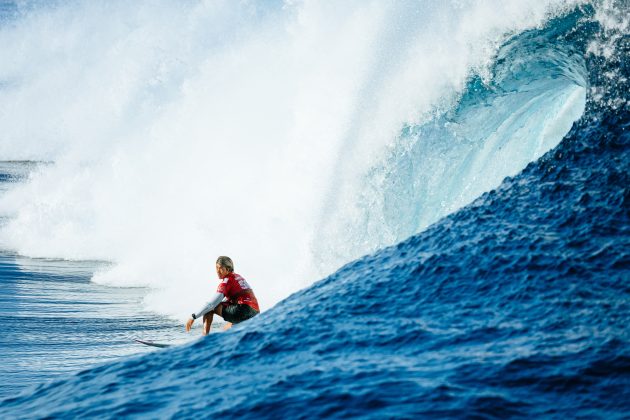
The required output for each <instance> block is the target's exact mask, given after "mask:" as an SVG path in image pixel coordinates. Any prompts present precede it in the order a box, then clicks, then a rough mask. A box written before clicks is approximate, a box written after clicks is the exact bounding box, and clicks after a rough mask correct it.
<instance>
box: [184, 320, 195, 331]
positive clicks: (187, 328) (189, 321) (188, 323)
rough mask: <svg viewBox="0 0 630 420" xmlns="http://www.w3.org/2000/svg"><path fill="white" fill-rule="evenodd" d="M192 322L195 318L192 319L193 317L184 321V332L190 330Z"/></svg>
mask: <svg viewBox="0 0 630 420" xmlns="http://www.w3.org/2000/svg"><path fill="white" fill-rule="evenodd" d="M193 322H195V320H194V319H192V318H190V319H189V320H188V322H187V323H186V332H190V329H191V328H192V324H193Z"/></svg>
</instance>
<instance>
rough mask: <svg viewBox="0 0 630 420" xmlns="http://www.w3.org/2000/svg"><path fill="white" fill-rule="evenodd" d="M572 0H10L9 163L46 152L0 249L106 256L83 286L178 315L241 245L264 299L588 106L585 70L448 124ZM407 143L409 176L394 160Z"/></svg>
mask: <svg viewBox="0 0 630 420" xmlns="http://www.w3.org/2000/svg"><path fill="white" fill-rule="evenodd" d="M570 6H571V3H568V4H566V3H565V2H550V3H544V2H540V3H535V4H525V3H522V4H521V3H520V2H519V3H517V2H513V3H509V4H503V3H502V2H470V3H462V2H453V3H452V4H450V3H445V4H444V5H442V6H438V5H436V4H433V3H432V2H420V3H418V2H395V3H387V4H380V3H378V2H376V3H368V4H365V3H363V2H357V3H352V2H349V3H346V4H345V5H344V6H343V7H340V6H339V5H337V4H332V3H315V2H313V3H312V2H304V3H301V2H297V3H292V2H289V3H282V2H276V3H274V2H272V3H270V4H265V5H260V4H256V3H250V2H244V3H239V4H233V2H192V3H187V4H185V5H182V4H172V3H170V2H158V3H155V2H140V3H134V4H125V3H124V2H113V3H107V4H93V3H89V2H70V3H68V4H65V3H63V2H58V3H54V4H53V5H48V6H45V5H40V4H37V3H32V4H31V3H27V5H26V6H19V7H17V6H16V7H17V10H16V11H15V13H14V16H13V17H12V18H11V16H10V17H9V18H5V20H4V24H3V27H2V32H1V35H0V43H1V44H2V45H3V46H4V48H2V52H0V54H2V56H1V57H0V62H2V63H3V65H2V69H0V80H2V94H1V96H0V101H1V107H2V109H3V112H2V114H1V116H0V118H1V120H0V125H1V126H2V130H3V137H2V142H1V143H0V159H3V160H29V161H39V162H50V163H51V164H49V165H45V166H42V167H40V168H39V169H38V170H37V171H35V172H33V173H32V174H31V176H30V179H29V181H28V182H27V183H26V184H24V185H21V186H19V187H16V188H15V189H12V191H10V192H9V193H8V194H5V195H3V196H2V198H1V202H0V212H1V213H2V214H5V215H8V216H10V221H9V222H8V224H7V225H6V226H4V227H3V229H2V231H1V233H0V235H1V236H0V240H1V243H2V244H3V247H4V248H7V249H11V250H13V251H15V252H17V253H19V254H21V255H27V256H31V257H47V258H65V259H89V260H103V261H108V262H112V263H114V266H113V267H111V268H108V269H107V270H103V271H100V272H98V273H96V274H95V275H94V278H93V280H94V281H95V282H97V283H101V284H107V285H113V286H140V285H142V286H150V287H151V288H153V290H154V292H152V293H151V294H150V295H149V296H147V298H146V300H145V304H146V305H147V307H148V308H150V309H151V310H154V311H157V312H159V313H166V314H169V315H173V316H176V317H179V318H181V317H183V316H185V315H188V314H189V312H190V307H191V305H192V306H193V307H194V306H199V305H200V304H201V303H202V302H201V301H200V299H203V298H202V296H203V295H204V292H207V282H208V277H212V276H213V275H212V265H213V261H214V259H215V256H216V255H234V256H235V258H236V259H237V261H239V263H238V264H239V269H240V270H241V271H242V272H244V273H248V275H249V277H250V278H251V279H252V280H253V281H254V283H258V284H260V285H261V286H260V287H258V290H257V292H258V293H259V294H260V296H261V300H262V301H263V306H265V307H266V308H269V307H271V306H273V304H275V303H276V302H277V301H278V300H280V299H281V298H284V297H286V296H287V295H288V294H289V293H291V292H294V291H296V290H299V289H300V288H302V287H305V286H307V285H308V284H310V283H312V282H313V281H314V280H316V279H318V278H321V277H322V276H323V275H326V274H329V273H331V272H332V271H334V270H335V269H336V268H338V267H339V266H340V265H342V264H343V263H345V262H347V261H350V260H352V259H354V258H357V257H359V256H361V255H363V254H365V253H367V252H370V251H373V250H376V249H378V248H381V247H383V246H385V245H390V244H393V243H396V242H398V241H400V240H402V239H404V238H406V237H408V236H409V235H411V234H413V233H417V232H419V231H421V230H422V229H423V228H425V227H426V226H428V225H429V224H431V223H432V222H435V221H436V220H438V219H439V218H440V217H443V216H444V215H446V214H448V213H450V212H452V211H453V210H455V209H457V208H459V207H461V206H462V205H464V204H467V203H469V202H470V201H472V200H473V199H474V198H476V197H477V196H479V195H480V194H481V193H483V192H484V191H487V190H489V189H491V188H493V187H496V186H497V185H498V184H499V183H500V182H501V180H502V179H503V178H504V177H505V176H508V175H515V174H516V173H518V171H519V170H521V169H522V168H523V167H524V166H525V165H526V164H527V163H529V162H530V161H532V160H534V159H535V158H537V157H539V156H541V155H542V154H543V153H544V152H545V151H547V150H549V148H551V147H553V146H554V145H555V144H557V143H558V142H559V141H560V139H561V138H562V136H563V135H564V134H565V133H566V132H567V131H568V129H569V127H570V124H571V123H572V122H573V121H574V120H575V119H577V118H578V117H579V115H580V114H581V112H582V110H583V102H584V82H583V80H582V81H581V80H580V75H579V74H578V75H575V79H576V80H570V81H571V83H566V81H564V82H565V83H559V84H557V85H556V86H551V89H549V88H550V87H549V86H543V87H541V89H540V90H539V91H538V92H536V91H535V90H534V89H532V90H531V91H530V92H529V93H525V94H523V96H524V97H523V98H517V97H516V96H517V95H516V94H515V95H513V97H511V98H510V97H509V95H497V96H499V97H497V98H495V99H494V101H495V102H496V104H495V106H494V107H493V110H496V109H498V110H501V109H506V110H508V109H509V110H512V109H515V108H516V109H518V110H519V111H518V112H519V113H520V114H524V115H525V116H527V115H528V114H535V113H540V114H544V116H541V117H540V118H529V119H527V118H523V117H520V118H519V116H518V115H516V116H510V117H508V116H507V115H502V116H494V115H493V112H494V111H485V112H484V110H478V111H476V110H471V109H467V110H466V111H463V112H466V113H467V114H471V115H460V118H459V119H460V120H462V121H455V122H453V123H452V124H451V125H450V126H449V121H448V120H447V121H443V120H441V119H440V118H441V117H443V115H444V113H445V112H447V111H448V110H451V109H452V108H453V107H454V106H456V104H457V103H458V101H459V100H460V99H461V95H462V93H463V91H464V89H465V86H466V82H467V81H468V80H469V78H470V77H472V76H473V75H479V77H482V78H489V77H490V76H489V71H490V70H489V67H490V65H491V63H492V62H493V60H494V59H495V55H496V52H497V49H498V47H499V46H500V45H501V43H502V42H504V41H505V40H506V39H507V37H509V36H510V35H511V34H515V33H518V32H520V31H523V30H525V29H528V28H533V27H536V26H537V25H541V24H543V23H544V21H545V19H546V18H548V16H549V15H550V14H551V13H558V12H559V11H562V10H565V9H566V8H567V7H570ZM544 89H549V90H550V91H548V92H546V91H544ZM504 102H514V103H504ZM498 112H501V111H498ZM504 112H505V111H504ZM509 118H513V119H514V120H513V121H509ZM35 121H36V123H34V122H35ZM430 124H433V125H436V127H435V128H429V127H427V125H430ZM409 128H415V129H422V130H425V131H426V130H429V131H430V132H429V133H427V134H425V133H421V134H418V135H416V136H413V137H411V136H409V135H405V133H406V131H405V130H406V129H409ZM532 131H538V133H532V135H530V132H532ZM444 132H446V133H444ZM512 133H515V135H514V136H513V137H511V136H512ZM528 136H529V137H528ZM479 137H480V138H479ZM418 138H423V140H422V141H418ZM524 138H526V139H525V140H524ZM425 139H426V140H425ZM416 143H421V144H416ZM434 143H437V144H434ZM502 143H506V144H505V145H504V146H505V147H504V148H503V149H502V151H497V150H496V149H497V147H501V146H503V144H502ZM421 148H424V149H425V150H420V149H421ZM471 148H476V149H478V150H476V151H474V152H473V151H471ZM412 149H413V150H414V153H415V155H416V156H414V161H415V162H416V163H415V166H417V167H420V169H418V170H419V171H421V173H406V174H405V173H396V171H397V168H399V167H400V166H402V165H403V164H404V163H403V162H402V161H401V159H402V158H401V155H402V154H404V153H407V152H410V151H411V150H412ZM512 149H516V150H512ZM417 158H419V159H417ZM455 167H456V168H458V169H457V170H458V171H459V173H455V174H453V172H452V170H453V168H455ZM383 178H385V179H384V180H383ZM392 178H395V179H396V181H395V182H396V183H399V184H405V185H414V186H415V187H416V188H415V189H416V191H414V192H413V193H410V192H408V191H405V190H400V189H398V190H397V189H396V187H395V186H394V185H391V184H392V183H393V182H392V181H388V180H390V179H392ZM383 182H384V184H382V183H383ZM388 184H389V185H388ZM445 185H448V186H449V187H448V190H446V189H445ZM401 201H403V202H406V203H404V204H402V206H403V209H404V211H403V212H401V213H400V214H396V215H394V216H392V215H391V213H392V210H391V208H392V207H393V208H397V207H398V206H399V202H401ZM411 207H413V209H411Z"/></svg>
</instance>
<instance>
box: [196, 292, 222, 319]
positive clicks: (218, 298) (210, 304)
mask: <svg viewBox="0 0 630 420" xmlns="http://www.w3.org/2000/svg"><path fill="white" fill-rule="evenodd" d="M224 297H225V296H224V295H223V293H219V292H217V293H216V294H215V295H214V296H213V297H212V299H210V301H209V302H208V303H206V305H205V306H204V307H203V308H201V310H200V311H198V312H196V313H194V314H192V318H193V319H197V318H201V317H202V316H204V315H205V314H207V313H208V312H210V311H214V308H216V307H217V306H218V305H219V303H221V301H223V298H224Z"/></svg>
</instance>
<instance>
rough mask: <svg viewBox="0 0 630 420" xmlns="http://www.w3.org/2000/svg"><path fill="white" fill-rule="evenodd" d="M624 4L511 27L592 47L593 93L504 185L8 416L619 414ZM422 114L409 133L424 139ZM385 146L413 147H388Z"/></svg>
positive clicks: (629, 228)
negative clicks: (185, 338)
mask: <svg viewBox="0 0 630 420" xmlns="http://www.w3.org/2000/svg"><path fill="white" fill-rule="evenodd" d="M622 5H623V4H622ZM627 16H628V13H626V10H625V9H623V8H621V9H619V4H618V3H605V4H600V3H598V4H595V5H587V6H584V7H582V8H579V9H577V10H576V11H575V12H574V13H573V14H568V15H565V16H564V17H560V18H558V19H552V20H550V21H549V22H548V23H547V24H546V25H545V26H544V27H542V28H540V29H538V30H535V31H531V32H529V31H526V32H524V33H522V34H520V35H517V36H516V37H515V38H512V39H511V40H510V41H508V42H507V44H506V45H505V47H504V49H502V51H503V54H505V57H516V58H518V57H519V54H517V52H518V51H517V50H519V48H518V46H519V45H528V41H527V40H528V39H538V41H536V43H538V44H540V50H541V51H542V53H543V55H546V54H547V52H545V51H549V50H548V46H547V45H545V44H546V42H547V41H549V42H550V43H555V46H556V47H558V48H560V49H561V50H564V51H569V53H567V54H562V55H558V56H556V55H555V54H554V53H553V49H552V50H551V51H552V52H551V56H553V57H565V58H566V57H572V55H573V54H574V53H575V54H577V55H580V56H582V57H583V58H584V59H585V62H584V65H585V68H586V70H587V72H586V73H585V74H586V76H585V78H584V79H582V78H581V77H582V76H581V75H583V73H582V71H581V69H583V67H582V65H581V64H580V63H581V61H580V60H577V61H575V60H569V61H563V60H565V59H564V58H563V59H562V60H560V61H563V62H564V63H567V62H568V63H576V64H575V65H576V67H573V64H571V65H570V66H568V67H566V66H560V67H559V68H557V70H560V69H563V71H560V73H563V74H571V75H572V76H571V77H568V79H571V80H574V81H577V82H580V81H582V80H584V81H586V83H585V86H586V88H587V90H586V92H587V98H586V101H585V109H584V113H583V115H582V117H581V118H580V119H579V120H578V121H577V122H576V123H575V124H573V126H572V128H571V130H570V131H569V133H568V134H567V135H566V136H564V138H563V139H562V141H561V143H560V144H559V145H558V146H557V147H555V148H554V149H553V150H551V151H549V152H547V153H546V154H544V155H543V156H542V157H541V158H539V159H538V160H536V161H535V162H532V163H529V164H528V165H527V166H526V167H525V168H524V169H523V170H522V171H521V172H519V173H518V174H516V175H515V176H510V177H508V178H506V179H504V180H503V182H502V183H501V184H500V185H499V186H498V187H497V188H495V189H492V190H491V191H489V192H487V193H484V194H483V195H482V196H481V197H479V198H477V199H476V200H474V202H473V203H471V204H469V205H467V206H465V207H463V208H461V209H459V210H457V211H455V212H454V213H452V214H450V215H448V216H446V217H444V218H442V219H440V220H439V221H437V222H436V223H434V224H432V225H431V226H430V227H429V228H427V229H425V230H424V231H422V232H421V233H419V234H417V235H414V236H411V237H410V238H407V239H405V240H404V241H401V242H399V243H397V244H395V245H393V246H390V247H387V248H384V249H381V250H379V251H377V252H375V253H372V254H370V255H367V256H365V257H362V258H360V259H357V260H355V261H353V262H350V263H348V264H346V265H345V266H344V267H342V268H341V269H340V270H338V271H336V272H335V273H334V274H332V275H331V276H329V277H327V278H325V279H323V280H321V281H319V282H317V283H315V284H314V285H312V286H311V287H308V288H306V289H303V290H301V291H299V292H297V293H295V294H293V295H291V296H290V297H289V298H287V299H285V300H283V301H282V302H280V303H279V304H278V305H276V306H274V307H273V308H271V309H270V310H268V311H266V312H264V313H263V314H261V315H260V316H258V317H256V318H254V319H253V320H251V321H248V322H247V323H245V324H243V325H240V326H236V327H234V328H233V329H232V330H230V331H229V332H227V333H224V334H214V335H211V336H210V337H208V338H205V339H202V340H199V341H197V342H195V343H193V344H190V345H187V346H183V347H178V348H174V349H170V350H167V351H160V352H156V353H153V354H149V355H144V356H141V357H135V358H129V359H125V360H121V361H119V362H116V363H112V364H108V365H103V366H99V367H96V368H93V369H88V370H85V371H83V372H80V373H77V374H75V375H74V376H70V377H67V378H65V379H63V380H59V381H56V382H52V383H49V384H44V385H40V386H39V387H37V388H35V389H32V390H30V391H28V392H26V393H25V394H23V395H21V396H17V397H14V398H10V399H6V400H4V401H3V402H2V406H1V408H0V414H2V415H4V416H7V415H8V416H20V417H21V416H42V417H43V416H73V417H77V416H81V417H85V416H99V417H114V416H121V415H134V414H143V415H171V416H177V417H191V416H193V415H198V413H199V411H200V410H203V412H204V414H206V415H210V414H219V415H229V416H236V415H238V416H240V417H243V416H244V417H266V418H270V417H278V416H295V417H315V416H336V417H342V416H362V417H370V416H373V417H383V416H387V417H415V416H427V417H440V418H443V417H464V416H473V417H474V416H483V417H507V416H522V417H540V416H549V417H577V416H583V415H588V416H601V417H609V416H612V417H622V416H624V415H625V413H627V412H628V410H629V409H630V406H629V405H628V401H629V400H628V398H627V390H628V385H629V384H630V377H629V375H628V372H630V369H629V363H628V362H629V358H628V354H627V349H628V344H629V343H628V340H629V338H628V327H627V325H628V322H629V321H630V319H629V317H628V314H629V311H628V298H627V297H628V293H630V290H628V286H627V284H626V283H627V278H628V275H629V274H630V273H629V271H630V260H629V258H628V251H627V250H628V249H630V211H629V209H630V206H629V203H630V192H629V191H630V190H629V189H628V185H630V183H629V182H628V181H629V179H628V178H629V176H628V173H630V172H629V171H628V165H629V163H630V147H629V146H630V134H629V133H630V131H629V130H630V108H629V107H628V92H629V91H630V89H629V88H630V86H629V84H630V74H629V72H628V63H627V60H628V56H629V55H628V53H629V52H630V46H629V44H628V42H627V39H628V37H627V34H628V31H629V27H628V19H627ZM542 40H544V42H543V41H542ZM521 43H522V44H521ZM510 46H513V47H515V48H516V50H511V48H510ZM565 47H566V49H564V48H565ZM511 51H513V53H515V54H516V55H511V54H510V52H511ZM508 59H510V58H508ZM510 60H511V59H510ZM499 61H500V60H499ZM552 61H553V60H552ZM495 68H496V69H510V68H513V67H512V66H510V65H508V66H507V67H501V66H497V67H495ZM574 70H578V71H574ZM500 73H501V72H500V71H498V72H497V73H496V74H495V77H499V78H500ZM508 73H509V72H508ZM506 74H507V73H506ZM576 76H578V77H577V78H576ZM559 78H560V79H562V77H559ZM507 79H509V77H508V78H507ZM507 79H506V80H507ZM515 82H518V80H515ZM577 82H576V83H575V84H576V85H578V86H579V83H577ZM545 83H552V82H551V81H547V82H545ZM554 83H555V82H554ZM558 83H559V84H568V85H569V86H570V85H571V84H569V82H567V81H565V80H561V81H559V82H558ZM508 85H509V84H508ZM517 85H518V83H517ZM470 86H474V83H472V84H471V85H470ZM533 89H534V92H531V93H530V94H531V97H539V95H540V92H539V93H536V92H535V86H534V87H533ZM575 89H577V88H575ZM526 90H527V87H526V86H520V87H519V86H517V89H516V90H515V92H516V93H514V95H515V96H510V95H508V98H519V97H520V98H522V97H523V96H521V95H520V93H521V92H524V91H526ZM561 91H562V89H561V88H559V89H558V91H557V92H556V93H560V92H561ZM474 94H475V92H468V93H467V94H465V95H463V96H462V97H461V98H462V100H461V101H460V104H462V105H461V109H467V108H466V98H470V97H471V96H467V95H474ZM487 95H489V96H488V97H489V98H490V102H492V101H495V100H498V101H501V100H500V98H501V95H497V94H495V93H494V92H492V89H488V92H487ZM525 96H527V95H525ZM543 96H544V95H543ZM552 96H553V95H552ZM540 99H541V100H542V101H543V102H544V101H545V99H551V98H550V97H549V98H540ZM525 102H526V101H523V102H521V103H523V104H524V103H525ZM578 103H579V102H578ZM478 105H479V106H482V104H481V103H480V104H478ZM453 115H454V116H455V117H452V116H453ZM460 115H465V113H458V112H457V111H453V114H449V112H446V113H445V114H443V115H442V116H443V117H444V118H447V117H448V116H451V117H449V118H452V119H454V120H455V121H456V122H458V121H464V120H465V119H461V120H458V119H457V118H458V116H460ZM557 115H562V113H559V114H557ZM442 116H440V118H441V117H442ZM491 116H492V115H491ZM560 119H561V118H560ZM495 122H496V121H492V120H491V121H489V124H490V125H492V124H493V123H495ZM560 125H561V124H560ZM429 128H430V127H425V126H423V125H422V124H420V125H418V126H417V127H416V128H415V129H410V130H408V133H405V135H402V136H400V138H401V139H403V138H410V139H412V141H411V143H412V146H415V144H416V143H414V142H413V137H414V135H415V133H417V132H421V131H422V130H427V129H429ZM536 132H537V131H534V134H536ZM525 137H527V136H525ZM534 137H535V136H534ZM527 139H529V137H527ZM401 141H402V140H401ZM533 144H534V145H536V143H535V142H534V143H533ZM485 147H486V144H484V145H482V146H481V147H479V148H472V149H471V150H472V151H473V153H472V157H471V160H474V159H477V158H479V156H480V155H487V154H490V155H491V154H492V153H499V152H498V147H499V143H497V142H494V141H491V142H489V143H487V148H488V149H486V150H485V151H486V152H491V153H485V154H484V153H483V152H484V148H485ZM506 147H509V146H507V145H506ZM529 148H531V144H528V145H527V147H526V149H529ZM387 159H393V160H394V161H396V162H403V161H404V159H403V157H401V156H399V155H397V154H396V152H395V151H393V152H392V154H391V155H387ZM462 162H468V161H466V160H463V161H462ZM466 165H467V164H466V163H462V166H461V168H462V169H463V170H464V172H465V171H466V168H469V167H470V166H466ZM368 179H369V177H368ZM366 182H369V181H366ZM383 182H385V183H386V182H387V181H383ZM390 182H391V181H390ZM333 208H334V206H333ZM418 220H420V219H418Z"/></svg>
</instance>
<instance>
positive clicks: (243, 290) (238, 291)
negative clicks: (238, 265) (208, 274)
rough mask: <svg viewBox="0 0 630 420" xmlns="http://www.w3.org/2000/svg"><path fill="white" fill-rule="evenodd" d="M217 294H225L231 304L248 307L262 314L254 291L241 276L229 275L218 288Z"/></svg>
mask: <svg viewBox="0 0 630 420" xmlns="http://www.w3.org/2000/svg"><path fill="white" fill-rule="evenodd" d="M217 293H223V294H224V295H225V297H226V298H227V299H228V302H229V303H231V304H244V305H248V306H250V307H251V308H252V309H255V310H256V311H258V312H260V309H259V308H258V300H256V296H255V295H254V291H253V290H252V288H251V287H249V284H248V283H247V280H245V279H244V278H243V277H241V275H240V274H236V273H230V274H228V275H227V277H225V278H224V279H223V281H222V282H221V284H219V287H217Z"/></svg>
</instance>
